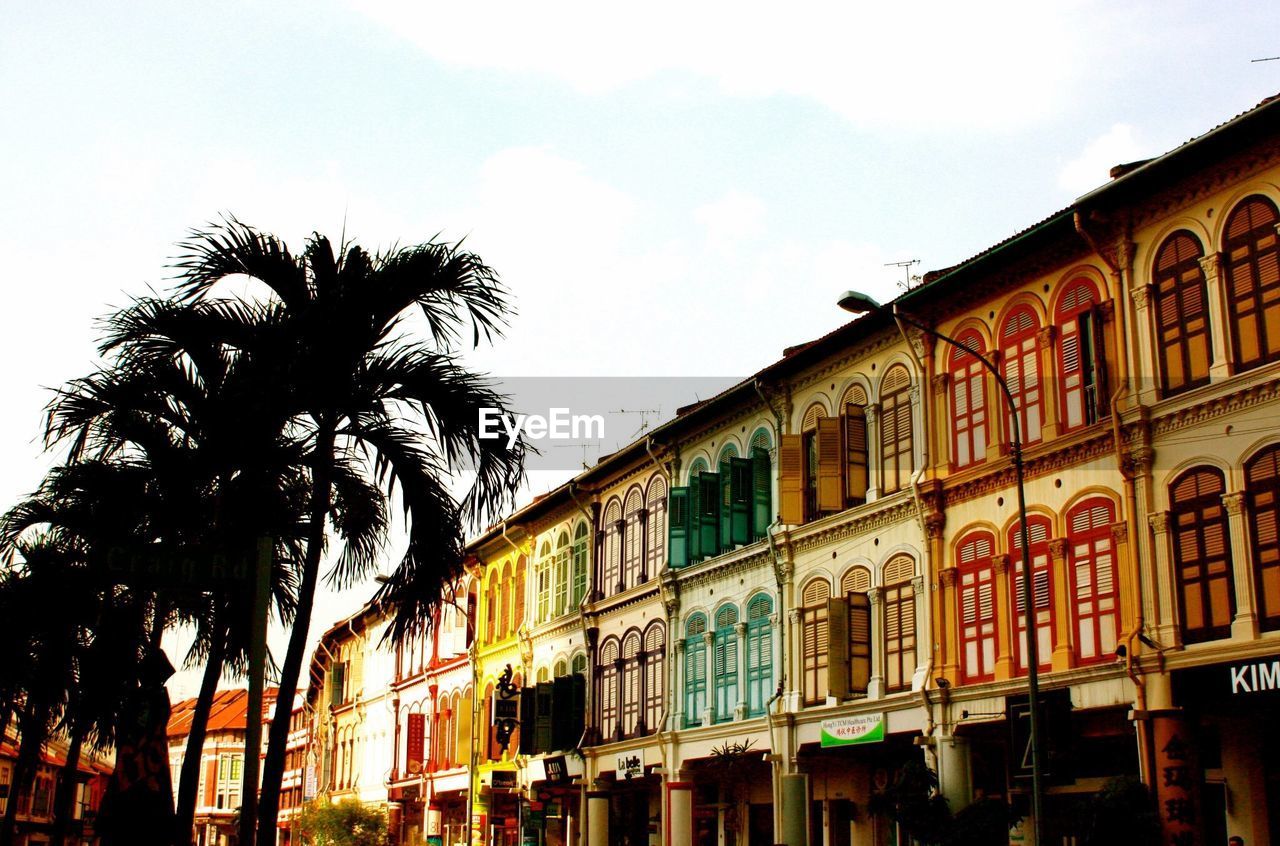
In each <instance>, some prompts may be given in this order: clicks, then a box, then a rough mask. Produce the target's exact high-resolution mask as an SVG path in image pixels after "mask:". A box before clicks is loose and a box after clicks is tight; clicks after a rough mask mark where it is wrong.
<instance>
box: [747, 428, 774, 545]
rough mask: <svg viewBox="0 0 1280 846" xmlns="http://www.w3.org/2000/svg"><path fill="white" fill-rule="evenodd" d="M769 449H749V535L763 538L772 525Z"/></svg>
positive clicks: (771, 485)
mask: <svg viewBox="0 0 1280 846" xmlns="http://www.w3.org/2000/svg"><path fill="white" fill-rule="evenodd" d="M769 471H770V468H769V450H767V449H763V448H761V447H756V448H754V449H753V450H751V504H752V511H751V535H752V537H754V538H756V539H760V538H763V537H764V536H765V534H766V533H767V532H768V531H769V526H771V525H773V479H772V475H771V473H770V472H769Z"/></svg>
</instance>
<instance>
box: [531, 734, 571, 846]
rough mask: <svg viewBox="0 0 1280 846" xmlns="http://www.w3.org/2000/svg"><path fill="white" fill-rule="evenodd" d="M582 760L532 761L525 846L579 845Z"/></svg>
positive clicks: (551, 758)
mask: <svg viewBox="0 0 1280 846" xmlns="http://www.w3.org/2000/svg"><path fill="white" fill-rule="evenodd" d="M582 771H583V766H582V759H581V758H580V757H577V756H574V755H548V756H546V757H544V758H535V759H532V760H530V761H529V766H528V769H527V770H526V773H527V775H528V778H529V787H528V790H527V791H526V793H527V800H526V806H525V807H526V812H525V814H524V835H523V844H522V846H570V844H577V843H578V842H579V838H580V835H579V828H580V823H581V813H580V812H579V807H580V803H581V796H582V784H581V776H582Z"/></svg>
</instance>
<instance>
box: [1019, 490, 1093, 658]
mask: <svg viewBox="0 0 1280 846" xmlns="http://www.w3.org/2000/svg"><path fill="white" fill-rule="evenodd" d="M1098 519H1103V517H1101V516H1100V517H1099V518H1098ZM1049 532H1050V524H1049V518H1048V517H1044V516H1039V515H1032V516H1030V517H1028V518H1027V536H1028V538H1029V539H1030V543H1031V602H1032V605H1033V607H1034V609H1035V611H1034V617H1035V626H1036V654H1037V661H1036V667H1037V668H1038V669H1040V670H1049V669H1050V668H1051V667H1052V665H1053V648H1054V646H1056V645H1057V644H1056V643H1055V642H1054V632H1055V629H1056V626H1054V622H1053V621H1054V616H1053V588H1054V585H1053V569H1052V567H1051V566H1050V562H1049ZM1106 538H1107V541H1108V542H1109V541H1110V538H1111V521H1110V519H1108V520H1107V522H1106ZM1009 549H1010V550H1011V552H1012V554H1011V555H1010V556H1009V557H1010V559H1011V562H1010V563H1011V564H1012V566H1011V567H1010V573H1011V575H1012V579H1011V581H1010V590H1012V591H1013V607H1014V621H1013V655H1014V668H1015V670H1016V671H1017V672H1019V673H1025V672H1026V671H1027V606H1026V603H1025V602H1023V599H1022V579H1023V573H1024V572H1025V565H1024V563H1023V556H1022V527H1021V526H1020V525H1014V526H1013V527H1012V528H1010V529H1009ZM1096 557H1097V556H1096V554H1094V559H1096ZM1107 570H1108V572H1110V565H1108V567H1107ZM1096 581H1097V580H1096V579H1095V578H1094V577H1093V576H1090V579H1089V584H1091V585H1094V584H1096ZM1109 581H1110V582H1112V583H1113V582H1114V579H1111V580H1109ZM1076 601H1077V603H1078V605H1079V606H1080V607H1083V605H1085V604H1092V603H1096V602H1098V597H1097V596H1096V595H1095V596H1090V595H1089V594H1088V592H1087V591H1086V592H1084V593H1081V592H1079V591H1077V594H1076ZM1112 608H1114V605H1113V606H1112ZM1077 610H1079V608H1078V609H1077ZM1108 610H1110V609H1108ZM1091 639H1092V640H1094V641H1095V642H1097V638H1096V637H1094V638H1091ZM1112 647H1113V649H1114V644H1112Z"/></svg>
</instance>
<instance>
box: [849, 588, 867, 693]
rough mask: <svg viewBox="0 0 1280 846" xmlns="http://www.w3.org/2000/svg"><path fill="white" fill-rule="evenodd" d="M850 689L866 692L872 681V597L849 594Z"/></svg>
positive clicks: (861, 594) (862, 594) (854, 691)
mask: <svg viewBox="0 0 1280 846" xmlns="http://www.w3.org/2000/svg"><path fill="white" fill-rule="evenodd" d="M848 602H849V690H850V691H851V692H853V693H866V692H867V685H869V684H870V683H871V598H870V597H869V596H867V594H865V593H851V594H849V599H848Z"/></svg>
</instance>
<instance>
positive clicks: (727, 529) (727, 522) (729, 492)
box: [719, 458, 737, 552]
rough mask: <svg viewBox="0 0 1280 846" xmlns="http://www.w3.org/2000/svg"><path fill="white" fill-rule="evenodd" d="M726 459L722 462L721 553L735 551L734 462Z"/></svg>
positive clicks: (732, 459) (733, 459)
mask: <svg viewBox="0 0 1280 846" xmlns="http://www.w3.org/2000/svg"><path fill="white" fill-rule="evenodd" d="M736 460H737V459H735V458H726V459H725V460H724V461H721V462H720V540H719V545H720V551H721V552H727V551H728V550H730V549H733V462H734V461H736Z"/></svg>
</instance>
